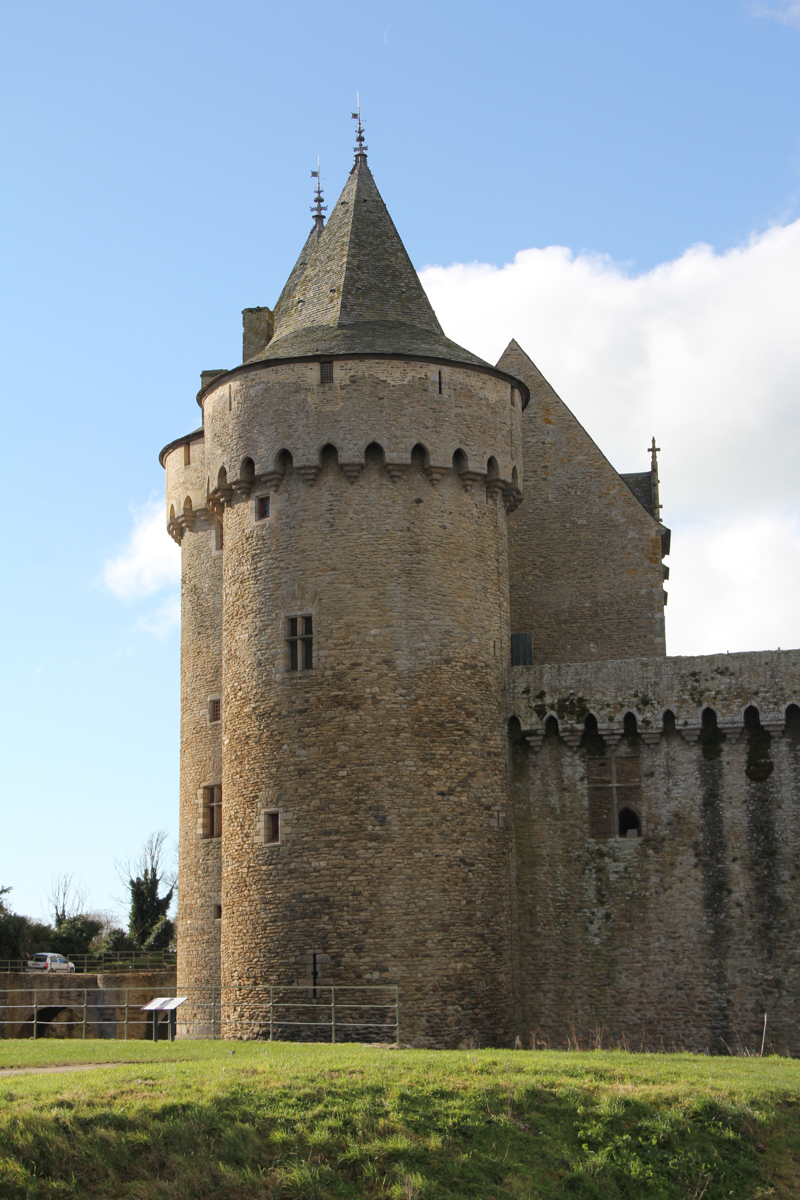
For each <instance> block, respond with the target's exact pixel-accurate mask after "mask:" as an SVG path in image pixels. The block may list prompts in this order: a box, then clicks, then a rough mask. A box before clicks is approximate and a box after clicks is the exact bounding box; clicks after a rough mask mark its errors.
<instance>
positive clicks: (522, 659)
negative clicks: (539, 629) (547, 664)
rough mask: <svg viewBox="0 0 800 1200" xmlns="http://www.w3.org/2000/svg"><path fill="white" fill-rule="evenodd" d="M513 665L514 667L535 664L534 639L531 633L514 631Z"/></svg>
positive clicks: (512, 638) (512, 645) (512, 641)
mask: <svg viewBox="0 0 800 1200" xmlns="http://www.w3.org/2000/svg"><path fill="white" fill-rule="evenodd" d="M511 665H512V667H530V666H532V665H533V641H532V640H531V635H530V634H529V633H512V635H511Z"/></svg>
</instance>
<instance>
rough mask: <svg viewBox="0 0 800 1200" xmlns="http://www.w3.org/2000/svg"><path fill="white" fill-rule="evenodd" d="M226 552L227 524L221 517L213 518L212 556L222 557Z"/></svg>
mask: <svg viewBox="0 0 800 1200" xmlns="http://www.w3.org/2000/svg"><path fill="white" fill-rule="evenodd" d="M224 552H225V526H224V525H223V523H222V518H221V517H213V518H212V520H211V557H212V558H221V557H222V555H223V554H224Z"/></svg>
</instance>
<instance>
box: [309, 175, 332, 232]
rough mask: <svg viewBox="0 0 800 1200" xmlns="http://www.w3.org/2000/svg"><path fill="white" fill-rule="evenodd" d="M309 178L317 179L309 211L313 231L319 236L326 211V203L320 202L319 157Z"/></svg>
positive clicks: (323, 224) (320, 177) (321, 198)
mask: <svg viewBox="0 0 800 1200" xmlns="http://www.w3.org/2000/svg"><path fill="white" fill-rule="evenodd" d="M311 178H312V179H316V181H317V190H316V191H315V192H314V204H313V205H312V206H311V212H312V214H313V217H314V232H315V233H316V235H317V237H319V235H320V234H321V233H322V231H323V229H324V228H325V216H324V214H325V213H326V212H327V211H328V206H327V204H323V203H322V200H323V196H322V176H321V175H320V172H319V157H317V169H316V171H312V172H311Z"/></svg>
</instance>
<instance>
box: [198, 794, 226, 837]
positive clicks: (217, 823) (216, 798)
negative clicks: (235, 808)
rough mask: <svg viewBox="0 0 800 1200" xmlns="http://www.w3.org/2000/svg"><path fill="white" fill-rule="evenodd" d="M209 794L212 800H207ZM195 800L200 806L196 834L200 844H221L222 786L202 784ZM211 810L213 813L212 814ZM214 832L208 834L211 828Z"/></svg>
mask: <svg viewBox="0 0 800 1200" xmlns="http://www.w3.org/2000/svg"><path fill="white" fill-rule="evenodd" d="M209 792H211V793H212V799H211V800H209V795H208V794H209ZM197 798H198V802H199V806H200V819H199V822H198V826H199V829H198V832H199V834H200V840H201V841H202V842H210V843H213V844H221V842H222V784H221V783H204V784H203V786H202V787H200V788H198V790H197ZM212 809H214V810H215V812H213V813H212V811H211V810H212ZM212 819H213V826H214V832H213V833H212V832H210V830H211V826H212Z"/></svg>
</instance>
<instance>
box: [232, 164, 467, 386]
mask: <svg viewBox="0 0 800 1200" xmlns="http://www.w3.org/2000/svg"><path fill="white" fill-rule="evenodd" d="M359 353H367V354H402V355H407V354H411V355H414V356H422V357H426V358H427V357H432V358H442V359H449V360H451V361H454V362H463V363H469V364H471V365H476V366H487V367H488V366H490V364H489V363H486V362H484V360H483V359H481V358H478V356H477V355H475V354H471V353H470V352H469V351H468V350H464V349H463V347H461V346H458V345H456V343H455V342H451V341H450V339H449V338H447V337H445V335H444V333H443V332H442V327H441V325H440V324H439V322H438V320H437V319H436V313H435V312H434V311H433V308H432V306H431V302H430V300H429V299H428V297H427V296H426V295H425V291H424V289H423V287H422V284H421V283H420V281H419V277H418V275H417V273H416V271H415V270H414V267H413V266H412V264H411V260H410V258H409V257H408V254H407V253H406V249H405V246H404V245H403V243H402V241H401V240H400V235H399V234H398V232H397V230H396V229H395V226H394V222H393V221H392V218H391V217H390V216H389V213H388V210H387V208H386V205H385V204H384V202H383V199H382V197H381V194H380V192H379V191H378V188H377V187H376V184H375V180H374V179H373V177H372V172H371V171H370V169H369V167H368V166H367V158H366V155H365V154H364V153H363V152H359V153H357V154H356V161H355V165H354V166H353V169H352V171H351V172H350V175H349V177H348V180H347V183H346V184H345V186H344V190H343V191H342V194H341V196H340V197H339V199H338V201H337V202H336V206H335V208H334V210H333V212H332V213H331V215H330V219H329V221H328V223H327V225H326V226H325V228H324V230H323V231H322V232H321V233H318V231H317V230H316V229H314V230H312V232H311V234H310V235H309V237H308V240H307V241H306V244H305V246H304V247H303V250H302V252H301V254H300V257H299V259H298V260H297V263H296V264H295V267H294V269H293V270H292V273H291V275H290V276H289V279H288V281H287V283H286V286H285V287H284V289H283V291H282V292H281V296H280V299H279V301H278V303H277V305H276V306H275V331H274V334H273V336H272V339H271V341H270V342H269V343H268V345H267V346H266V347H265V348H264V350H262V351H261V352H260V353H259V354H257V355H255V357H254V358H252V359H250V360H249V362H251V363H256V362H266V361H270V360H274V359H284V358H304V357H311V356H316V355H332V356H334V355H337V354H359Z"/></svg>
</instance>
